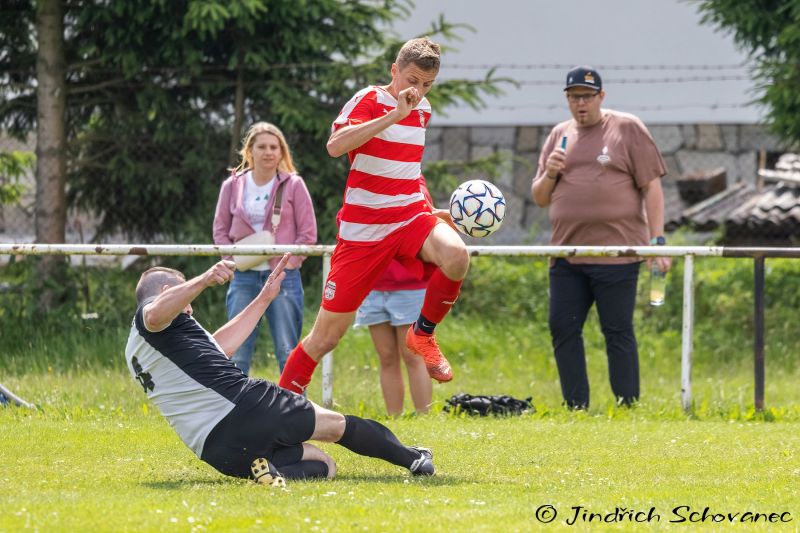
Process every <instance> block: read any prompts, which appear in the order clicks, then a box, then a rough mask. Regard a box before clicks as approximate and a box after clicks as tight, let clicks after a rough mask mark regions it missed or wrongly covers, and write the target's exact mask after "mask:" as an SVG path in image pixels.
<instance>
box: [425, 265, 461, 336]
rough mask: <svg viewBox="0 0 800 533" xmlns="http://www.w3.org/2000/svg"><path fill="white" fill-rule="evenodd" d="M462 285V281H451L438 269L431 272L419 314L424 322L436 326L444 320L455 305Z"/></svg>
mask: <svg viewBox="0 0 800 533" xmlns="http://www.w3.org/2000/svg"><path fill="white" fill-rule="evenodd" d="M463 283H464V281H463V280H459V281H453V280H452V279H450V278H448V277H447V276H445V275H444V274H443V273H442V270H441V269H439V268H437V269H436V270H434V271H433V275H431V279H430V281H429V282H428V289H427V290H426V291H425V301H424V303H423V304H422V311H421V312H420V314H421V315H422V316H424V317H425V319H426V322H432V323H433V324H438V323H439V322H441V321H442V320H443V319H444V317H445V316H446V315H447V313H449V312H450V309H451V308H452V307H453V304H455V303H456V299H458V293H459V292H461V285H462V284H463Z"/></svg>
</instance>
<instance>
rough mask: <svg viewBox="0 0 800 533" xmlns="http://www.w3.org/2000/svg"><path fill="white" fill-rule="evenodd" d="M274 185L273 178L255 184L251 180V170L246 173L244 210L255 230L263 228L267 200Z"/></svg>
mask: <svg viewBox="0 0 800 533" xmlns="http://www.w3.org/2000/svg"><path fill="white" fill-rule="evenodd" d="M274 186H275V179H274V178H273V179H271V180H269V182H267V184H266V185H256V182H255V181H254V180H253V172H252V171H249V172H248V173H247V179H246V181H245V185H244V211H245V213H247V218H248V219H249V220H250V225H251V226H253V229H254V230H256V231H261V230H262V229H263V228H264V222H265V221H266V220H267V202H269V199H270V196H272V189H273V188H274Z"/></svg>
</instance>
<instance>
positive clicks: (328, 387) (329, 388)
mask: <svg viewBox="0 0 800 533" xmlns="http://www.w3.org/2000/svg"><path fill="white" fill-rule="evenodd" d="M330 271H331V256H330V255H328V254H325V255H323V256H322V291H323V293H324V291H325V281H326V280H327V279H328V274H329V273H330ZM322 405H323V406H324V407H327V408H328V409H330V408H332V407H333V352H332V351H330V352H328V353H326V354H325V355H324V356H322Z"/></svg>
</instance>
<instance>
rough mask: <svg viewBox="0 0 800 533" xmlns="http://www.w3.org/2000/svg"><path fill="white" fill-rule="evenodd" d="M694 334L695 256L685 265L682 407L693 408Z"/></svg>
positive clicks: (687, 260)
mask: <svg viewBox="0 0 800 533" xmlns="http://www.w3.org/2000/svg"><path fill="white" fill-rule="evenodd" d="M693 333H694V256H693V255H687V256H685V258H684V263H683V331H682V337H681V405H682V406H683V410H684V412H689V410H690V409H691V408H692V335H693Z"/></svg>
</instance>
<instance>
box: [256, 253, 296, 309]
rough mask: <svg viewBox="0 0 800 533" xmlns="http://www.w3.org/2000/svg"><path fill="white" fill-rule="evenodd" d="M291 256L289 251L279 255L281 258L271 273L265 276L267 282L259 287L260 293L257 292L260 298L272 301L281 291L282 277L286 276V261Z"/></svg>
mask: <svg viewBox="0 0 800 533" xmlns="http://www.w3.org/2000/svg"><path fill="white" fill-rule="evenodd" d="M290 257H292V254H291V252H286V253H285V254H283V257H281V260H280V261H278V264H277V265H276V266H275V268H274V269H273V270H272V274H270V275H269V277H268V278H267V282H266V283H265V284H264V286H263V287H262V288H261V293H260V294H259V296H260V297H262V298H267V299H268V301H270V302H271V301H272V300H274V299H275V297H276V296H278V293H280V292H281V282H282V281H283V278H285V277H286V273H285V272H284V269H285V268H286V263H288V262H289V258H290Z"/></svg>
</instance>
